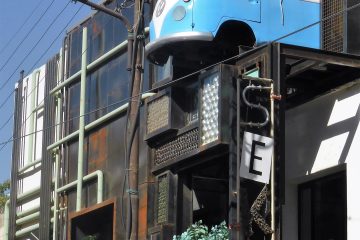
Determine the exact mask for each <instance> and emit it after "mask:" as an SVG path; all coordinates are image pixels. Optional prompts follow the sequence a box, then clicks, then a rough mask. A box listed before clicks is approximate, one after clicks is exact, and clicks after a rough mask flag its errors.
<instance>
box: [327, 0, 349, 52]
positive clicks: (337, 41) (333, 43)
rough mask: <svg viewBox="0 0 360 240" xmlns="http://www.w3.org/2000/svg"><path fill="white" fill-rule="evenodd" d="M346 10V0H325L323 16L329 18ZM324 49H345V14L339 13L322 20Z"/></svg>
mask: <svg viewBox="0 0 360 240" xmlns="http://www.w3.org/2000/svg"><path fill="white" fill-rule="evenodd" d="M343 10H344V0H323V5H322V17H323V18H327V17H329V16H332V15H334V14H337V13H339V12H341V11H343ZM322 34H323V36H322V41H323V49H324V50H327V51H333V52H343V51H344V15H343V14H339V15H336V16H333V17H330V18H329V19H327V20H325V21H323V22H322Z"/></svg>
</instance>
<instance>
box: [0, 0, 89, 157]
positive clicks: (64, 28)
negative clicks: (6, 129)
mask: <svg viewBox="0 0 360 240" xmlns="http://www.w3.org/2000/svg"><path fill="white" fill-rule="evenodd" d="M82 7H83V5H81V6H80V7H79V8H78V10H77V11H76V12H75V13H74V15H73V16H72V17H71V19H70V20H69V21H68V22H67V24H66V25H65V27H63V29H62V30H61V31H60V33H59V34H58V35H57V36H56V38H55V39H54V40H53V41H52V43H51V44H50V46H49V47H48V48H47V49H46V51H45V52H44V53H43V54H42V55H41V56H40V58H39V59H38V60H37V62H36V63H35V64H34V65H33V66H32V67H31V69H34V67H35V65H36V64H37V63H38V62H39V61H40V60H41V58H42V57H43V56H44V55H45V54H46V53H47V52H48V51H49V49H50V48H51V47H52V45H53V44H54V43H55V42H56V40H57V39H58V38H59V37H60V35H61V33H63V32H64V31H65V30H66V28H67V27H68V26H69V24H70V23H71V22H72V21H73V20H74V18H75V17H76V15H77V14H78V13H79V12H80V10H81V9H82ZM30 72H31V71H30ZM30 72H29V73H30ZM44 79H45V76H43V77H42V78H41V79H40V80H39V82H38V83H37V85H36V86H35V87H34V88H33V89H32V90H31V91H30V93H28V95H27V97H29V96H30V94H31V93H32V92H33V91H34V90H35V89H36V88H37V87H38V86H39V84H40V83H41V81H43V80H44ZM14 92H15V90H13V91H12V92H11V94H10V95H9V96H8V98H7V100H8V99H10V96H11V95H12V94H14ZM47 97H49V95H46V96H45V97H44V99H43V100H42V101H41V102H40V103H39V104H38V105H41V104H42V103H43V102H44V101H45V99H46V98H47ZM7 100H6V101H7ZM6 101H5V102H6ZM5 102H3V104H2V105H1V106H0V109H1V108H2V106H3V105H4V104H5ZM13 115H14V114H12V116H13ZM30 116H31V114H30V115H29V116H28V117H27V118H26V119H25V120H24V121H23V124H24V123H25V122H26V121H27V120H28V119H29V118H30ZM10 119H11V117H10ZM8 121H10V120H8ZM1 129H2V128H1ZM1 129H0V130H1ZM11 139H12V136H11V137H10V138H9V139H8V140H7V141H6V142H7V143H9V142H11V141H10V140H11ZM7 143H6V144H7ZM6 144H4V145H3V146H2V147H1V149H0V152H1V150H2V149H3V148H4V147H5V146H6Z"/></svg>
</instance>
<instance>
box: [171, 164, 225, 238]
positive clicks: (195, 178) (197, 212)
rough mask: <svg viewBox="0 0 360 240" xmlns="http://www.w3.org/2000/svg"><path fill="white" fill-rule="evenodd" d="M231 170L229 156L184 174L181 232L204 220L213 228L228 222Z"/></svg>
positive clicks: (180, 218)
mask: <svg viewBox="0 0 360 240" xmlns="http://www.w3.org/2000/svg"><path fill="white" fill-rule="evenodd" d="M228 171H229V169H228V161H227V158H226V157H221V158H217V159H214V160H212V161H211V162H207V163H204V164H202V165H197V166H195V167H194V168H192V169H189V170H188V171H187V172H186V173H184V174H181V179H180V186H179V187H180V194H181V198H182V199H180V203H181V204H180V207H181V209H179V210H180V211H178V222H179V224H180V225H181V226H180V228H179V229H178V233H181V232H182V231H185V230H186V228H187V227H189V226H190V225H191V224H192V223H195V222H198V221H200V220H201V221H202V222H203V224H205V225H207V226H208V227H209V228H211V227H212V226H214V225H219V224H220V223H221V222H223V221H226V222H228V212H229V203H228V202H229V197H228V194H229V192H228V191H229V190H228V189H229V186H228V185H229V181H228V179H229V178H228V175H229V174H228ZM189 206H192V207H189Z"/></svg>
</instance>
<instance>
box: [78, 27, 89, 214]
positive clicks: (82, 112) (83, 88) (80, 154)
mask: <svg viewBox="0 0 360 240" xmlns="http://www.w3.org/2000/svg"><path fill="white" fill-rule="evenodd" d="M81 52H82V56H81V80H80V117H79V145H78V146H79V147H78V165H77V187H76V211H80V209H81V202H82V184H83V180H82V179H83V165H84V164H83V163H84V137H85V101H86V96H85V94H86V66H87V27H84V28H83V35H82V50H81Z"/></svg>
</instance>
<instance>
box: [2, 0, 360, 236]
mask: <svg viewBox="0 0 360 240" xmlns="http://www.w3.org/2000/svg"><path fill="white" fill-rule="evenodd" d="M164 2H166V1H164ZM184 2H186V1H184ZM122 3H123V2H122V1H110V2H106V3H105V5H106V6H107V7H108V8H111V9H117V10H118V11H119V12H120V13H121V14H122V15H123V16H126V17H127V18H128V19H130V22H131V25H133V26H135V28H134V29H138V27H137V26H140V27H139V29H140V30H139V31H138V32H137V31H135V38H136V40H135V42H137V43H140V44H139V47H138V49H139V51H138V54H137V55H138V57H137V59H141V61H138V62H136V64H135V65H134V62H135V61H134V58H132V59H129V57H131V55H129V54H128V50H129V49H128V46H129V45H128V40H129V38H128V37H129V31H128V30H127V29H126V28H125V27H124V26H123V25H122V23H121V22H120V21H119V20H117V19H116V18H113V17H111V16H108V15H106V14H105V13H102V12H97V13H95V14H93V15H92V16H90V17H89V18H87V19H85V20H84V21H83V22H81V23H80V24H79V25H78V26H76V27H74V28H73V29H71V30H69V31H68V33H67V35H66V37H65V39H64V44H63V48H62V49H61V50H60V51H59V54H57V55H56V56H54V57H53V58H52V59H50V60H49V61H48V62H47V63H46V64H45V65H43V66H42V67H40V68H39V69H37V70H35V71H34V72H33V73H32V74H31V75H29V76H26V77H23V79H22V81H20V82H19V83H18V84H17V87H16V89H17V90H16V114H15V124H14V125H15V126H14V139H16V140H15V141H14V149H13V163H12V177H11V197H10V201H9V203H8V205H7V213H5V218H4V219H5V234H4V239H51V238H52V239H54V240H56V239H172V237H173V235H176V234H177V235H179V234H181V233H182V232H184V231H185V230H186V229H187V228H188V227H189V226H190V225H191V224H193V223H195V222H198V221H200V220H201V221H202V222H203V223H204V224H205V225H206V226H209V227H211V226H214V225H218V224H220V223H221V222H223V221H225V222H226V225H227V226H228V228H229V229H228V231H229V234H230V235H229V236H230V237H229V238H230V239H256V240H257V239H299V240H302V239H307V240H308V239H313V240H315V239H349V240H351V239H357V234H356V229H357V227H359V226H360V222H359V219H360V208H359V207H358V206H357V199H358V190H357V187H356V185H357V184H356V183H357V182H358V180H359V179H358V174H357V172H358V170H360V169H359V167H360V165H359V164H358V163H357V162H358V160H357V156H358V150H357V145H358V144H359V143H358V142H359V141H360V138H359V136H358V134H359V133H358V131H357V128H358V124H359V118H358V117H359V113H358V112H359V111H358V106H359V104H360V97H359V96H360V95H359V94H360V93H359V92H360V85H359V78H360V57H358V56H355V55H350V54H345V53H335V52H330V51H323V50H319V49H310V48H304V47H298V46H292V45H286V44H281V43H269V44H265V45H261V46H256V47H254V48H252V49H250V50H249V51H246V52H243V51H242V52H241V53H238V54H236V55H235V56H233V57H231V58H229V59H227V60H226V61H221V60H219V61H216V63H215V64H213V65H211V66H204V65H201V64H194V62H189V63H188V62H182V61H178V60H177V58H176V56H170V57H169V58H168V60H167V61H166V64H164V65H154V64H151V63H150V62H148V61H147V60H146V59H145V58H141V56H142V55H144V52H143V50H144V46H145V44H146V43H147V42H148V41H149V40H148V32H149V29H148V28H146V27H144V26H148V25H149V21H150V18H151V17H150V16H151V15H152V9H153V8H154V6H155V2H151V3H145V4H144V5H141V4H140V5H139V6H137V5H136V6H135V8H139V9H140V10H141V11H143V12H144V15H143V18H139V17H134V9H133V5H126V4H125V5H124V4H122ZM125 3H126V2H125ZM349 19H350V20H351V17H349ZM350 20H349V21H350ZM349 26H350V24H349ZM352 26H353V25H352ZM345 32H346V31H344V33H345ZM346 33H347V32H346ZM324 34H325V33H324ZM336 36H337V35H336ZM349 39H350V38H349ZM335 40H336V39H335ZM335 40H334V41H335ZM346 46H352V47H354V44H353V41H349V44H348V45H346ZM354 49H355V50H356V48H355V47H354ZM185 50H186V51H191V49H190V50H189V49H184V54H187V52H185ZM327 50H334V49H327ZM343 50H344V49H341V50H340V51H343ZM355 50H354V51H353V52H351V51H350V53H357V52H356V51H355ZM133 55H134V56H135V54H133ZM189 55H191V54H190V53H189ZM129 60H132V61H129ZM129 70H130V71H129ZM133 75H137V76H139V78H138V80H139V82H138V83H139V86H138V87H139V92H140V94H138V95H133V94H132V92H133V89H134V84H133V81H132V80H131V79H132V76H133ZM135 87H136V86H135ZM134 109H135V110H136V111H131V110H134ZM133 113H135V115H134V118H131V116H132V114H133ZM130 119H134V121H131V120H130ZM134 142H135V144H134ZM134 146H137V147H134ZM131 159H132V160H131ZM134 159H135V160H134Z"/></svg>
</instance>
